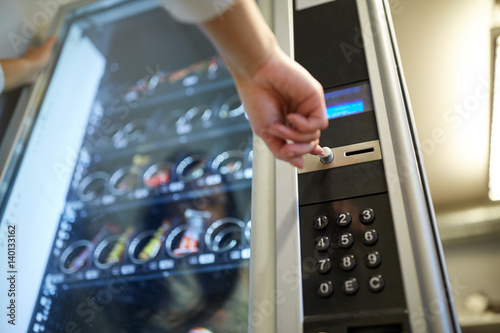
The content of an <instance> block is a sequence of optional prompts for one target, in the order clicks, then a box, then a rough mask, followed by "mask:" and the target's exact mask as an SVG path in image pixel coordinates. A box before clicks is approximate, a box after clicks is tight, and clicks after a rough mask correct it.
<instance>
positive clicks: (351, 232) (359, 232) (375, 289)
mask: <svg viewBox="0 0 500 333" xmlns="http://www.w3.org/2000/svg"><path fill="white" fill-rule="evenodd" d="M375 214H376V212H375V209H373V208H371V207H361V209H358V210H357V211H352V210H342V211H338V212H335V211H334V212H333V214H332V212H329V213H322V214H319V215H316V216H315V217H314V219H313V223H312V228H311V227H309V228H311V230H316V231H315V232H313V234H316V235H317V236H316V237H315V238H314V248H313V249H310V251H311V252H309V253H310V256H309V257H311V255H312V256H313V257H314V258H316V269H315V271H316V273H315V274H318V275H319V276H323V277H326V279H325V280H320V281H318V282H316V283H317V284H316V293H317V295H318V296H319V297H321V298H330V297H337V296H332V295H334V290H335V285H337V288H338V289H339V290H340V291H341V292H340V294H341V295H344V297H358V296H357V295H358V294H360V293H363V292H364V293H369V294H378V293H381V292H382V291H383V290H384V289H385V288H386V282H385V280H384V278H383V274H381V273H380V272H379V271H378V270H379V268H380V267H381V266H382V255H381V254H380V251H379V250H378V249H377V244H378V243H379V242H381V240H380V235H379V232H378V231H377V228H378V226H379V225H380V223H383V221H375ZM353 216H354V217H357V218H353ZM330 220H333V221H334V223H333V224H329V221H330ZM359 262H360V263H361V265H359ZM340 272H344V273H343V274H341V273H340ZM349 275H350V276H349Z"/></svg>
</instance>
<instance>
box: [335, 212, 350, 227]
mask: <svg viewBox="0 0 500 333" xmlns="http://www.w3.org/2000/svg"><path fill="white" fill-rule="evenodd" d="M351 221H352V218H351V214H349V213H347V212H342V213H340V214H339V215H337V221H336V222H337V225H338V226H339V227H347V226H348V225H349V224H351Z"/></svg>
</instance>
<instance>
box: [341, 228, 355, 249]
mask: <svg viewBox="0 0 500 333" xmlns="http://www.w3.org/2000/svg"><path fill="white" fill-rule="evenodd" d="M353 243H354V238H353V237H352V234H351V233H350V232H344V233H343V234H341V235H340V236H339V242H338V244H339V247H342V248H344V249H346V248H349V247H351V246H352V244H353Z"/></svg>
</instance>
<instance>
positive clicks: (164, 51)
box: [25, 0, 253, 333]
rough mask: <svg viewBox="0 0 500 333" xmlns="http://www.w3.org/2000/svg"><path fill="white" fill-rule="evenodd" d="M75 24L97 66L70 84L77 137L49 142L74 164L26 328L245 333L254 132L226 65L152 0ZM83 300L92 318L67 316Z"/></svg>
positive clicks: (79, 18) (76, 36)
mask: <svg viewBox="0 0 500 333" xmlns="http://www.w3.org/2000/svg"><path fill="white" fill-rule="evenodd" d="M88 22H97V23H99V24H96V25H94V24H88ZM76 28H77V29H78V33H68V36H71V43H73V44H75V45H78V44H80V43H83V40H85V43H86V44H91V45H92V49H93V50H94V52H97V53H99V55H100V56H101V57H102V59H103V63H104V65H103V67H102V71H101V72H100V76H98V77H97V79H96V80H94V81H95V82H94V81H93V82H94V86H92V87H90V86H82V87H79V88H78V89H77V90H75V91H74V95H78V94H79V93H85V92H88V91H93V92H94V95H92V96H91V97H89V103H88V104H89V105H88V106H87V109H88V110H87V111H86V112H87V113H86V115H85V117H83V116H82V117H80V118H81V120H80V125H79V126H80V128H79V132H78V131H77V130H73V131H61V133H64V135H77V134H78V135H80V137H79V139H78V140H77V139H72V140H69V139H68V140H66V139H65V138H63V139H61V140H60V142H63V144H61V147H62V148H61V149H63V150H64V148H65V145H64V142H65V141H72V142H74V144H73V146H72V147H73V148H72V151H71V153H72V155H71V156H72V158H73V157H74V160H75V163H74V167H73V166H72V169H71V170H69V172H65V173H64V176H65V177H67V179H66V180H65V181H64V182H61V184H66V185H65V186H64V189H63V190H61V194H60V195H58V197H60V198H62V199H61V201H62V202H61V204H60V206H59V207H58V209H55V208H54V212H53V215H52V216H53V217H52V218H51V219H59V222H53V223H54V225H57V230H56V232H55V233H54V234H55V240H54V242H53V244H54V245H53V247H52V248H50V247H49V246H48V247H49V248H50V257H49V258H48V260H47V262H46V267H44V268H46V270H45V275H44V278H43V281H41V283H40V286H41V287H40V291H39V293H37V295H35V296H33V298H34V299H35V298H36V301H35V300H34V301H33V302H34V303H35V304H36V306H35V309H34V311H33V315H32V318H31V322H30V323H29V329H26V330H25V331H30V330H31V331H34V330H35V327H36V330H39V331H41V330H42V327H43V329H44V330H45V331H46V332H58V331H63V330H65V329H66V325H70V326H71V325H73V326H71V327H75V329H77V330H79V331H81V333H86V332H136V331H137V332H139V331H140V332H144V333H163V332H165V333H180V332H183V333H186V332H193V333H195V332H198V333H201V332H203V333H206V332H214V333H215V332H217V333H218V332H225V333H232V332H234V333H236V332H245V331H246V329H247V327H248V307H249V305H248V296H249V295H248V293H249V290H248V288H249V284H248V266H249V255H250V248H249V241H250V226H249V222H244V221H249V220H250V204H249V203H250V200H251V177H252V168H251V164H252V161H251V160H252V158H253V155H252V153H251V151H252V147H251V142H252V131H251V129H250V126H249V124H248V122H247V121H246V119H245V118H244V117H242V116H241V115H243V114H244V109H243V106H242V105H241V101H240V100H239V98H238V96H237V92H236V88H235V87H234V84H233V81H232V78H231V76H230V74H229V71H228V70H227V68H226V67H225V65H224V63H223V62H222V61H221V59H220V57H219V56H218V55H216V51H215V50H214V49H213V47H212V46H211V44H210V42H208V41H207V40H206V39H205V37H204V36H203V35H202V34H201V33H200V32H199V30H198V29H197V28H196V27H193V26H187V25H183V24H179V23H177V22H175V21H173V20H171V18H170V16H169V15H168V14H167V13H166V12H165V11H164V10H158V4H157V2H156V1H153V0H143V1H124V2H119V3H117V4H115V6H114V7H113V8H110V9H103V10H102V11H99V12H98V13H96V12H94V11H89V12H86V11H77V12H75V13H73V14H71V20H68V21H67V30H68V31H70V32H71V31H73V29H76ZM166 31H167V32H168V33H166ZM144 36H147V38H144ZM66 42H67V41H66V40H65V39H64V36H61V43H66ZM136 44H140V45H136ZM77 50H79V49H78V48H77ZM144 50H149V51H151V52H149V51H148V52H144ZM75 52H76V51H75ZM70 55H71V57H70V56H67V57H66V58H67V61H66V62H67V63H71V59H73V58H72V56H74V54H73V53H71V54H70ZM63 56H64V55H62V57H63ZM73 66H76V67H75V68H80V67H81V66H85V64H84V63H82V62H81V61H79V62H78V63H74V64H73ZM71 68H72V67H71V66H69V65H68V66H66V67H65V71H64V72H65V73H71ZM69 79H70V78H68V77H64V80H69ZM61 80H62V79H61ZM57 100H59V99H55V101H57ZM53 103H54V101H52V104H50V105H52V106H53V105H55V104H53ZM53 108H55V106H54V107H53ZM67 109H68V107H67V106H66V108H65V110H66V112H67ZM41 118H43V119H46V120H47V121H51V120H50V119H51V118H50V113H47V114H44V115H43V117H41ZM59 127H60V125H59ZM56 131H57V130H56ZM65 132H68V133H65ZM69 132H71V133H69ZM73 132H74V133H73ZM77 132H78V133H77ZM61 136H63V134H61ZM43 139H44V138H43V136H40V140H43ZM52 147H54V145H52ZM54 149H59V147H55V148H54ZM59 155H60V156H62V158H59V159H58V160H64V158H66V157H67V155H68V152H66V151H63V152H62V153H61V154H59ZM73 155H74V156H73ZM58 184H59V183H57V184H54V183H52V184H44V186H39V187H40V188H51V187H52V186H56V185H58ZM49 208H50V207H49ZM43 218H44V219H48V217H47V216H43ZM40 274H43V273H40ZM37 291H38V290H37ZM104 293H106V294H104ZM108 293H110V294H108ZM110 295H111V296H110ZM107 296H110V297H109V298H105V297H107ZM88 297H93V298H94V299H95V301H96V304H95V305H96V306H98V307H99V309H101V308H102V311H100V312H99V313H98V314H96V315H95V316H94V317H92V318H91V317H90V316H89V315H87V313H86V312H84V311H82V313H84V314H82V315H79V314H78V313H77V309H81V310H83V309H82V308H81V305H80V304H86V300H87V299H88ZM101 301H103V302H101ZM106 302H107V303H106ZM104 303H106V304H104ZM38 313H43V314H44V316H40V315H37V314H38ZM75 314H76V315H75ZM27 325H28V324H27ZM70 326H68V327H70ZM31 331H30V332H31Z"/></svg>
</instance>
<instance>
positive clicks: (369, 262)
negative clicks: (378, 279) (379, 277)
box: [365, 251, 382, 268]
mask: <svg viewBox="0 0 500 333" xmlns="http://www.w3.org/2000/svg"><path fill="white" fill-rule="evenodd" d="M381 263H382V258H381V257H380V254H379V253H378V252H377V251H374V252H370V253H368V255H367V256H366V257H365V265H366V266H367V267H370V268H377V267H378V266H380V264H381Z"/></svg>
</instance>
